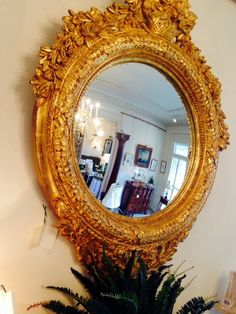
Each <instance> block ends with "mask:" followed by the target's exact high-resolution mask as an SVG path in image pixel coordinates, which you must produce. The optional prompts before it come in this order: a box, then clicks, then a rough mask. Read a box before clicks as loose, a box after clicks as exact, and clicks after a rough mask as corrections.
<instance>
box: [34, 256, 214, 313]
mask: <svg viewBox="0 0 236 314" xmlns="http://www.w3.org/2000/svg"><path fill="white" fill-rule="evenodd" d="M135 265H136V266H137V265H138V267H135ZM103 266H104V267H103V270H100V269H98V268H97V267H96V266H95V265H88V266H86V267H87V270H88V273H89V275H90V277H86V276H84V275H82V274H81V273H79V272H78V271H76V270H75V269H73V268H71V271H72V273H73V275H74V276H75V277H76V279H77V280H78V281H79V282H80V283H81V284H82V285H83V287H84V288H85V289H86V290H87V292H88V293H89V295H90V297H89V298H85V297H83V296H80V295H78V294H77V293H74V292H73V291H71V290H70V289H68V288H63V287H55V286H48V287H47V288H49V289H55V290H58V291H60V292H62V293H63V294H64V295H66V296H67V297H69V299H70V301H71V304H72V305H65V304H63V303H62V302H60V301H55V300H51V301H48V302H43V303H39V304H36V306H38V305H42V306H43V307H45V308H46V309H49V310H51V311H53V312H54V313H57V314H78V313H81V314H85V313H87V314H147V313H148V314H172V313H173V308H174V305H175V303H176V300H177V298H178V296H179V295H180V294H181V292H182V291H183V290H184V288H183V287H182V281H183V279H184V278H185V277H186V275H185V274H184V275H182V276H179V275H177V274H176V273H170V271H169V268H170V266H169V265H163V266H161V267H159V268H158V269H157V270H156V271H153V272H151V273H150V274H149V273H148V268H147V266H146V265H145V263H144V262H143V260H142V259H141V258H139V257H138V256H137V254H136V252H133V253H132V255H131V257H130V258H129V260H128V262H127V265H126V267H125V268H124V269H122V268H120V267H119V266H117V265H116V264H115V263H113V262H112V261H111V260H110V259H109V258H108V257H107V255H106V254H105V253H104V254H103ZM215 303H217V301H216V300H204V299H203V298H202V297H198V298H193V299H191V300H190V301H189V302H187V303H186V304H185V305H184V306H183V307H182V308H181V309H180V310H179V311H178V312H177V314H200V313H203V312H205V311H207V310H209V309H211V308H212V307H213V306H214V304H215ZM34 306H35V305H33V306H31V307H30V308H32V307H34Z"/></svg>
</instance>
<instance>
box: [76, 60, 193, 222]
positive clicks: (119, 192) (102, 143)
mask: <svg viewBox="0 0 236 314" xmlns="http://www.w3.org/2000/svg"><path fill="white" fill-rule="evenodd" d="M74 143H75V152H76V158H77V161H78V167H79V169H80V171H81V174H82V176H83V178H84V180H85V183H86V184H87V186H88V189H89V190H90V191H91V193H93V195H94V196H95V197H96V198H97V199H98V200H99V201H101V202H102V204H103V205H104V206H105V207H106V208H107V209H108V210H110V211H111V212H113V213H116V214H120V215H125V216H129V217H140V218H142V217H147V216H149V215H152V214H154V213H157V212H158V211H160V210H162V209H164V208H165V207H166V206H168V205H169V204H170V202H171V201H172V200H173V199H174V198H175V197H176V195H177V194H178V192H179V190H180V189H181V187H182V185H183V183H184V180H185V176H186V173H187V168H188V157H189V153H190V147H191V136H190V129H189V125H188V117H187V113H186V110H185V107H184V105H183V103H182V100H181V98H180V96H179V94H178V92H177V91H176V89H175V87H174V86H173V85H172V84H171V83H170V82H169V80H167V79H166V77H165V76H164V75H163V74H162V73H161V72H160V71H158V70H157V69H156V68H154V67H152V66H150V65H146V64H142V63H136V62H130V63H122V64H119V65H115V66H112V67H110V68H108V69H106V70H104V71H103V72H101V73H100V74H99V75H98V76H97V77H96V79H95V80H94V81H93V82H92V83H91V84H90V85H89V86H88V88H87V90H86V92H85V94H84V96H83V97H82V98H81V99H80V103H79V105H78V109H77V112H76V114H75V119H74Z"/></svg>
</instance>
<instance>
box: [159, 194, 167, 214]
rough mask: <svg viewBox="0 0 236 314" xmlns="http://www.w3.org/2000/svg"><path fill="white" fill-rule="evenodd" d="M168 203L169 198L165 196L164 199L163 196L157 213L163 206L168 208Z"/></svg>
mask: <svg viewBox="0 0 236 314" xmlns="http://www.w3.org/2000/svg"><path fill="white" fill-rule="evenodd" d="M168 202H169V200H168V199H167V196H164V197H163V196H161V197H160V201H159V203H158V205H157V211H159V210H160V209H161V207H162V205H165V206H167V204H168Z"/></svg>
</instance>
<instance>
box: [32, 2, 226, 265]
mask: <svg viewBox="0 0 236 314" xmlns="http://www.w3.org/2000/svg"><path fill="white" fill-rule="evenodd" d="M195 20H196V16H195V15H194V14H193V13H192V12H191V11H190V8H189V4H188V2H187V0H126V1H125V4H119V3H113V4H112V5H111V6H109V7H108V8H107V9H106V11H105V12H100V11H99V10H98V9H96V8H92V9H91V10H90V11H89V12H82V11H81V12H78V13H75V12H73V11H71V10H69V15H68V16H66V17H64V18H63V21H64V24H63V27H62V31H61V32H60V33H59V34H57V38H56V40H55V43H54V44H53V45H52V47H42V48H41V50H40V62H39V66H38V67H37V68H36V73H35V75H34V77H33V79H32V80H31V84H32V85H33V91H34V94H35V95H36V104H35V109H34V114H33V142H34V156H35V163H36V168H37V174H38V178H39V182H40V184H41V186H42V188H43V190H44V193H45V196H46V198H47V200H48V202H49V204H50V207H51V208H52V209H53V211H54V212H55V214H56V215H57V217H58V219H59V229H60V231H61V234H63V235H64V236H65V237H67V238H68V239H69V240H70V241H71V243H73V245H74V247H75V249H76V253H77V256H78V258H79V259H80V260H82V261H83V262H86V263H88V262H90V261H91V257H93V258H95V259H96V260H97V262H98V263H99V261H100V258H101V252H102V248H103V247H104V246H105V247H107V252H108V254H109V255H110V256H111V257H112V258H113V259H115V260H116V261H117V262H118V263H119V264H121V265H122V264H123V263H124V260H125V259H126V258H127V256H128V255H129V254H130V252H131V250H134V249H135V250H137V251H139V252H140V253H141V254H142V256H143V258H144V260H145V261H146V262H147V263H148V264H149V266H150V268H154V267H156V266H157V265H159V264H161V263H163V262H165V261H166V260H168V259H169V258H170V257H171V256H172V254H173V253H174V252H175V250H176V247H177V245H178V243H179V242H180V241H182V240H184V238H186V236H187V235H188V233H189V230H190V229H191V227H192V224H193V222H194V221H195V220H196V218H197V214H198V213H199V211H200V210H201V208H202V206H203V204H204V202H205V201H206V198H207V196H208V194H209V192H210V189H211V186H212V183H213V180H214V176H215V172H216V168H217V161H218V152H219V150H223V149H225V148H226V146H227V144H228V132H227V127H226V125H225V124H224V118H225V116H224V114H223V112H222V110H221V105H220V91H221V84H220V82H219V80H218V79H216V78H215V77H214V75H213V74H212V72H211V70H210V67H209V66H208V65H207V64H206V61H205V59H204V57H202V56H201V54H200V51H199V49H198V48H196V47H195V45H194V44H193V42H192V40H191V37H190V31H191V30H192V28H193V26H194V24H195ZM133 61H135V62H143V63H146V64H149V65H151V66H153V67H155V68H157V69H159V70H160V71H161V72H162V73H163V74H164V75H165V76H166V77H167V79H169V80H170V81H171V82H172V84H173V85H175V87H176V88H177V89H178V91H179V94H180V96H181V97H182V100H183V102H184V104H185V108H186V110H187V113H188V117H189V126H190V129H191V136H192V148H191V156H190V162H189V169H188V173H187V179H186V180H185V183H184V186H183V187H182V189H181V191H180V193H179V194H178V197H177V198H176V199H175V200H174V201H173V202H172V203H171V204H170V205H169V206H168V207H167V208H166V209H165V210H163V211H161V212H160V213H158V214H155V215H152V216H150V217H148V218H145V219H135V218H126V217H122V216H119V215H114V214H111V213H110V212H109V211H108V210H107V209H105V208H104V207H103V206H102V205H101V204H100V203H99V202H98V201H97V200H96V199H95V198H94V197H93V196H92V195H91V194H90V192H89V191H88V189H87V187H86V185H85V183H84V181H83V179H82V177H81V175H80V173H79V170H78V166H77V161H76V158H75V151H74V145H73V141H74V137H73V134H74V126H73V123H74V114H75V111H76V109H77V107H78V103H79V99H80V98H81V97H82V96H83V94H84V92H85V90H86V87H87V86H88V85H89V83H90V82H91V80H93V79H94V78H95V77H96V76H97V75H98V74H99V73H100V72H101V71H103V70H104V69H106V68H107V67H110V66H113V65H115V64H119V63H121V62H133Z"/></svg>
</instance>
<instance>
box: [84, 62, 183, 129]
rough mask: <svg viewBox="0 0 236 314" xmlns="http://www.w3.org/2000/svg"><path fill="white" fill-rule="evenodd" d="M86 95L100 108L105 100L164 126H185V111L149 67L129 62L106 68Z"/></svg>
mask: <svg viewBox="0 0 236 314" xmlns="http://www.w3.org/2000/svg"><path fill="white" fill-rule="evenodd" d="M87 92H92V93H93V94H95V95H96V97H97V100H98V101H100V102H101V105H102V99H106V102H108V103H113V104H119V107H120V111H124V112H126V111H127V112H133V113H134V114H135V113H138V114H139V115H141V116H142V117H143V118H151V119H152V120H154V121H156V122H157V123H159V124H162V125H163V126H164V127H169V126H177V125H181V126H186V125H187V117H186V111H185V109H184V106H183V104H182V102H181V99H180V97H179V95H178V93H177V92H176V90H175V88H174V87H173V86H172V84H171V83H169V81H168V80H167V79H166V78H165V77H164V76H163V74H161V73H160V72H159V71H157V70H156V69H155V68H153V67H151V66H149V65H145V64H142V63H136V62H130V63H122V64H120V65H116V66H113V67H110V68H108V69H106V70H105V71H103V72H102V73H101V74H99V76H98V77H97V78H96V79H95V80H94V81H93V82H92V83H91V84H90V86H89V88H88V91H87ZM100 99H101V100H100ZM173 118H176V119H177V123H176V124H174V123H173Z"/></svg>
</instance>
